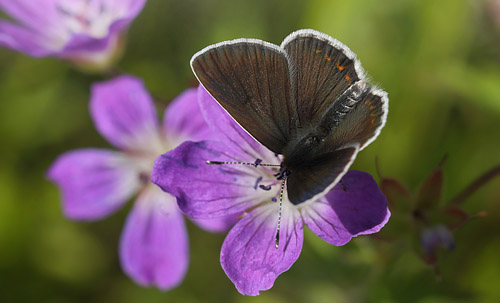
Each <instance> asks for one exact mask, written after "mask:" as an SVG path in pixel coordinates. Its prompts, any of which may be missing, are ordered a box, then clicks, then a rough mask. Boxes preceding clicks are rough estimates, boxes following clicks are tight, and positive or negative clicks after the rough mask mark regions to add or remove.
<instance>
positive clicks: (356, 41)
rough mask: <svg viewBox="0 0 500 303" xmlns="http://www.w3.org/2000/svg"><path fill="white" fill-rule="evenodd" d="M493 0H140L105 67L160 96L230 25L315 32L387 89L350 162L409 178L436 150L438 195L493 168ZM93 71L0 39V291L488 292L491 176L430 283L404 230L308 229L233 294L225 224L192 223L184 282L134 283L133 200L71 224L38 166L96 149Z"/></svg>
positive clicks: (283, 298)
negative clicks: (272, 269) (267, 279)
mask: <svg viewBox="0 0 500 303" xmlns="http://www.w3.org/2000/svg"><path fill="white" fill-rule="evenodd" d="M492 2H493V1H472V0H471V1H465V0H440V1H436V0H383V1H382V0H380V1H327V0H310V1H298V0H291V1H290V0H282V1H274V0H251V1H234V0H224V1H215V0H203V1H195V0H182V1H181V0H177V1H175V0H149V1H148V2H147V4H146V7H145V9H144V11H143V12H142V13H141V15H140V16H139V17H138V18H137V19H136V20H135V21H134V23H133V24H132V26H131V28H130V31H129V35H128V44H127V49H126V51H125V54H124V57H123V59H122V60H121V61H120V62H119V64H118V68H119V70H120V71H122V72H126V73H130V74H134V75H136V76H138V77H141V78H143V79H144V81H145V83H146V85H147V87H148V89H149V90H150V91H151V93H152V94H153V95H154V96H156V97H158V98H159V99H161V100H171V99H172V98H174V97H175V96H176V95H177V94H179V93H180V92H181V91H182V90H184V89H185V88H187V87H189V86H193V85H195V84H196V82H195V79H194V77H193V75H192V73H191V70H190V68H189V59H190V57H191V56H192V55H193V54H194V53H195V52H196V51H198V50H200V49H201V48H203V47H205V46H207V45H209V44H213V43H216V42H220V41H224V40H229V39H234V38H241V37H245V38H260V39H263V40H266V41H270V42H273V43H275V44H280V42H281V40H282V39H283V38H284V37H285V36H286V35H288V34H289V33H290V32H292V31H294V30H297V29H300V28H314V29H317V30H319V31H322V32H325V33H327V34H329V35H331V36H333V37H335V38H337V39H338V40H340V41H342V42H344V43H345V44H346V45H348V46H349V47H350V48H351V49H352V50H353V51H354V52H355V53H356V54H357V55H358V57H359V58H360V60H361V62H362V64H363V67H364V68H365V70H366V71H367V72H368V73H369V75H370V76H371V77H372V79H373V82H374V83H377V84H378V85H380V86H381V87H382V88H384V89H385V90H386V91H387V92H388V93H389V99H390V106H389V107H390V110H389V117H388V122H387V125H386V127H385V129H384V130H383V131H382V133H381V135H380V137H379V139H377V140H376V141H375V142H374V143H373V144H371V145H370V146H369V147H368V148H367V149H366V150H364V151H363V152H362V153H361V154H360V155H359V156H358V159H357V160H356V162H355V164H354V168H356V169H359V170H364V171H368V172H370V173H372V174H373V175H374V176H376V172H375V157H378V159H379V163H380V168H381V171H382V173H383V175H384V176H390V177H394V178H397V179H398V180H400V181H401V182H402V183H404V184H406V185H407V186H408V187H409V188H411V189H412V190H414V189H416V188H418V186H419V184H420V183H421V181H422V180H423V179H424V178H425V177H426V176H427V175H428V174H429V173H430V171H431V170H432V169H433V168H434V167H436V165H437V164H438V163H439V161H440V160H441V158H442V157H443V156H444V155H445V154H447V155H448V160H447V162H446V164H445V165H444V173H445V183H444V194H443V195H444V199H443V201H447V200H450V199H451V198H452V197H454V196H455V195H456V194H457V193H458V192H460V191H461V190H462V189H463V188H464V187H465V186H466V185H467V184H469V183H470V182H471V181H472V180H474V179H475V178H476V177H477V176H479V175H480V174H481V173H483V172H485V171H487V170H488V169H490V168H492V167H493V166H495V165H498V164H500V65H499V61H500V12H498V11H497V12H496V13H495V11H494V10H492V9H491V6H488V5H489V4H491V3H492ZM495 18H496V19H495ZM104 79H106V77H105V76H100V75H92V74H85V73H82V72H80V71H78V70H76V69H74V68H73V67H71V65H70V64H68V63H66V62H62V61H58V60H56V59H32V58H29V57H26V56H24V55H21V54H17V53H14V52H11V51H8V50H3V49H0V142H1V143H0V144H1V147H0V300H1V301H2V302H18V301H31V302H39V301H43V302H45V301H49V302H500V287H499V286H498V285H500V237H499V234H500V207H499V202H500V201H499V200H500V178H497V179H495V180H493V181H492V182H490V183H488V184H487V185H486V186H484V187H482V188H481V189H480V190H479V191H478V192H477V193H476V194H474V195H473V196H471V197H470V199H468V200H467V201H466V202H465V204H464V205H463V206H464V208H465V209H466V210H467V211H468V212H469V213H476V212H478V211H480V210H485V211H487V212H488V216H487V217H486V218H484V219H481V220H476V221H473V222H470V223H469V224H467V225H466V226H465V227H464V228H462V229H460V230H458V231H457V232H456V233H455V240H456V248H455V250H454V251H452V252H442V253H441V254H440V256H441V258H440V263H439V266H440V270H441V276H442V279H441V281H440V282H439V281H437V279H436V277H435V275H434V272H433V270H432V269H431V268H430V267H428V266H426V265H425V264H424V263H423V262H422V261H421V260H420V258H419V257H418V255H417V254H416V253H415V251H414V249H413V246H412V244H411V240H409V239H410V238H411V235H410V234H409V233H407V232H405V230H400V231H399V234H398V235H397V236H398V237H397V239H395V240H391V241H381V240H380V239H376V238H373V237H367V236H364V237H359V238H356V239H354V240H353V241H351V242H350V243H349V244H347V245H345V246H343V247H334V246H331V245H329V244H327V243H326V242H323V241H322V240H321V239H319V238H318V237H317V236H315V235H314V234H313V233H312V232H310V231H308V230H307V231H306V233H305V241H304V247H303V251H302V254H301V256H300V258H299V260H298V261H297V262H296V263H295V265H294V266H293V267H292V268H291V269H290V270H289V271H288V272H286V273H284V274H282V275H281V276H280V277H279V278H278V279H277V280H276V283H275V286H274V287H273V288H272V289H271V290H269V291H266V292H263V293H262V294H261V295H260V296H259V297H245V296H242V295H240V294H239V293H238V292H237V291H236V289H235V288H234V286H233V284H232V283H231V282H230V281H229V279H228V278H227V277H226V276H225V274H224V272H223V271H222V269H221V268H220V264H219V262H218V259H219V250H220V246H221V244H222V241H223V240H224V235H223V234H209V233H206V232H203V231H201V230H200V229H198V228H197V227H196V226H195V225H193V224H191V223H189V224H188V229H189V234H190V245H191V263H190V267H189V271H188V274H187V276H186V279H185V280H184V282H183V283H182V285H181V286H180V287H178V288H176V289H173V290H171V291H168V292H160V291H158V290H156V289H154V288H150V289H145V288H141V287H139V286H136V285H135V284H134V283H133V282H131V281H130V280H129V279H128V278H127V277H126V276H125V275H124V274H123V273H122V271H121V269H120V266H119V261H118V255H117V247H118V241H119V237H120V232H121V228H122V225H123V222H124V219H125V217H126V215H127V212H128V211H129V208H130V205H131V203H129V204H128V206H127V207H125V209H122V210H120V211H119V212H118V213H116V214H114V215H112V216H111V217H109V218H107V219H105V220H102V221H98V222H87V223H82V222H72V221H69V220H67V219H65V218H64V217H63V215H62V213H61V209H60V199H59V193H58V190H57V188H56V187H55V186H54V185H52V184H51V183H50V182H48V181H47V180H46V177H45V173H46V170H47V168H48V167H49V166H50V164H51V163H52V161H53V160H54V159H55V158H56V157H57V156H58V155H59V154H61V153H63V152H66V151H68V150H72V149H77V148H83V147H109V145H108V144H107V142H106V141H105V140H104V139H103V138H101V137H100V136H99V134H98V133H97V132H96V130H95V129H94V126H93V124H92V122H91V119H90V117H89V113H88V99H89V88H90V85H91V84H92V83H93V82H96V81H102V80H104ZM165 105H166V102H164V103H163V104H159V109H161V107H164V106H165ZM392 224H394V223H393V221H389V223H388V225H387V228H390V226H391V225H392Z"/></svg>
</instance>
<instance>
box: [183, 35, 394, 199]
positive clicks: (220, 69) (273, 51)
mask: <svg viewBox="0 0 500 303" xmlns="http://www.w3.org/2000/svg"><path fill="white" fill-rule="evenodd" d="M191 66H192V69H193V71H194V73H195V75H196V77H197V78H198V80H199V81H200V83H201V84H202V85H203V86H204V87H205V89H206V90H207V91H208V92H209V93H210V94H211V95H212V96H213V97H214V99H215V100H217V102H218V103H219V104H220V105H221V106H222V107H223V108H224V109H225V110H226V111H227V112H228V113H229V114H230V115H231V116H232V117H233V118H234V119H235V120H236V122H238V123H239V124H240V125H241V126H242V127H243V128H244V129H245V130H246V131H247V132H248V133H249V134H250V135H251V136H253V137H254V138H255V139H256V140H257V141H259V142H260V143H262V144H263V145H264V146H266V147H267V148H269V149H270V150H271V151H273V152H274V153H277V154H281V155H283V161H282V163H281V169H280V172H279V173H278V174H277V176H276V177H277V178H278V179H284V178H286V183H287V184H286V185H287V186H286V189H287V192H288V198H289V200H290V202H292V203H293V204H295V205H299V204H302V203H306V202H307V201H310V200H312V199H315V198H316V197H318V196H320V195H323V194H325V193H326V192H327V191H328V190H330V189H331V188H332V187H333V186H334V185H335V184H336V183H337V182H338V181H339V180H340V178H341V177H342V176H343V175H344V174H345V173H346V172H347V170H348V168H349V167H350V165H351V164H352V162H353V161H354V158H355V157H356V155H357V152H358V151H359V150H361V149H363V148H364V147H366V146H367V145H368V144H369V143H371V142H372V141H373V140H374V139H375V138H376V137H377V136H378V134H379V132H380V130H381V128H382V127H383V126H384V124H385V121H386V116H387V112H388V99H387V94H386V93H385V92H384V91H382V90H380V89H378V88H375V87H372V86H370V85H369V84H368V83H367V81H366V80H365V75H364V71H363V69H362V68H361V64H360V63H359V61H358V60H357V59H356V57H355V55H354V53H353V52H352V51H350V50H349V49H348V48H347V47H346V46H345V45H343V44H342V43H340V42H339V41H337V40H335V39H333V38H331V37H329V36H327V35H325V34H323V33H320V32H317V31H314V30H299V31H297V32H294V33H292V34H290V35H289V36H288V37H287V38H285V40H284V41H283V43H282V44H281V46H277V45H274V44H271V43H268V42H264V41H261V40H255V39H237V40H233V41H227V42H222V43H218V44H215V45H212V46H209V47H207V48H205V49H203V50H201V51H200V52H198V53H197V54H195V55H194V56H193V58H192V60H191Z"/></svg>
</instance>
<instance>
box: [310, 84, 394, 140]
mask: <svg viewBox="0 0 500 303" xmlns="http://www.w3.org/2000/svg"><path fill="white" fill-rule="evenodd" d="M387 112H388V99H387V93H386V92H384V91H382V90H379V89H374V88H371V87H369V86H368V85H366V84H365V83H364V82H361V81H360V82H358V83H356V84H355V85H353V86H352V87H351V88H350V89H349V90H347V91H346V93H345V94H344V95H343V96H341V97H340V98H339V99H338V100H337V101H336V102H335V103H334V104H332V106H331V107H330V108H329V109H328V110H327V111H326V112H325V113H324V114H323V117H322V118H321V122H320V128H321V129H322V131H323V132H324V133H327V135H326V138H325V142H327V143H331V144H336V145H337V146H343V145H345V144H351V143H354V142H356V143H359V144H360V149H363V148H365V147H366V146H367V145H368V144H370V143H371V142H372V141H373V140H375V138H376V137H377V136H378V134H379V133H380V130H381V129H382V127H383V126H384V124H385V121H386V119H387Z"/></svg>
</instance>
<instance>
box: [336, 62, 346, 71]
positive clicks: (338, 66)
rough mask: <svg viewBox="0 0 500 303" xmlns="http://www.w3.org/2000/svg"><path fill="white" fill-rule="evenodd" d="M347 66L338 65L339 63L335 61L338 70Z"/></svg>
mask: <svg viewBox="0 0 500 303" xmlns="http://www.w3.org/2000/svg"><path fill="white" fill-rule="evenodd" d="M346 67H347V66H340V64H339V63H338V62H337V68H338V70H344V69H345V68H346Z"/></svg>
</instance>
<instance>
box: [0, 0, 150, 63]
mask: <svg viewBox="0 0 500 303" xmlns="http://www.w3.org/2000/svg"><path fill="white" fill-rule="evenodd" d="M145 2H146V0H120V1H116V0H37V1H33V0H0V9H1V10H3V11H4V12H5V13H7V14H8V15H10V16H11V17H12V18H13V19H14V22H10V21H5V20H0V46H4V47H7V48H10V49H13V50H16V51H19V52H22V53H25V54H27V55H29V56H32V57H46V56H53V57H58V58H63V59H67V60H71V61H72V62H74V63H76V64H77V65H80V66H84V67H85V68H87V69H106V68H107V67H109V66H110V65H111V64H112V63H113V61H114V59H116V57H117V56H119V54H120V53H121V49H122V44H123V41H122V40H123V39H122V38H123V37H122V34H123V32H124V31H125V30H126V29H127V27H128V26H129V24H130V23H131V22H132V20H133V19H134V18H135V17H136V16H137V14H138V13H139V12H140V11H141V10H142V7H143V6H144V3H145Z"/></svg>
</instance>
